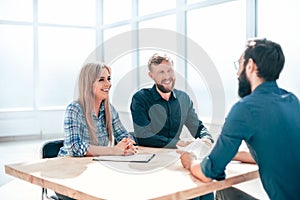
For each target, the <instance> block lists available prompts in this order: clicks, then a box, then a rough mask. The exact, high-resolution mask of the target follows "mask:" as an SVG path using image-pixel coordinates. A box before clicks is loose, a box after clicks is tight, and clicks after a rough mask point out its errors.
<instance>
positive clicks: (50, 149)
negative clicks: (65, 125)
mask: <svg viewBox="0 0 300 200" xmlns="http://www.w3.org/2000/svg"><path fill="white" fill-rule="evenodd" d="M63 145H64V139H56V140H49V141H46V142H45V143H43V144H42V147H41V158H54V157H57V154H58V152H59V149H60V148H61V147H62V146H63Z"/></svg>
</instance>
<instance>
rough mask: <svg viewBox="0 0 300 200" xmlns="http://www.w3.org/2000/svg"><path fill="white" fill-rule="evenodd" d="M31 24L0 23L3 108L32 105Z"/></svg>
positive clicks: (0, 105)
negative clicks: (28, 25) (29, 25)
mask: <svg viewBox="0 0 300 200" xmlns="http://www.w3.org/2000/svg"><path fill="white" fill-rule="evenodd" d="M32 38H33V36H32V28H31V27H27V26H10V25H0V44H1V45H0V62H1V64H0V67H1V74H0V93H1V98H0V109H4V108H5V109H9V108H18V107H19V108H20V107H29V108H33V98H34V87H33V40H32Z"/></svg>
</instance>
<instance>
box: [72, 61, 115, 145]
mask: <svg viewBox="0 0 300 200" xmlns="http://www.w3.org/2000/svg"><path fill="white" fill-rule="evenodd" d="M104 69H106V70H107V71H108V73H109V74H111V69H110V67H108V66H106V65H104V64H100V63H87V64H85V65H84V66H83V67H82V69H81V71H80V75H79V80H78V90H79V91H78V92H79V93H78V103H79V104H80V106H81V107H82V109H83V114H84V115H85V120H86V123H87V127H88V130H89V136H90V143H91V144H93V145H98V138H97V128H96V125H95V122H94V120H93V112H94V101H95V94H94V92H93V83H94V82H95V81H96V80H97V79H98V78H99V74H100V72H101V71H102V70H104ZM99 106H100V105H99ZM104 111H105V126H106V131H107V134H108V136H109V141H110V144H114V141H113V140H114V137H113V131H112V117H111V112H110V106H109V98H107V99H105V100H104ZM96 114H98V113H96Z"/></svg>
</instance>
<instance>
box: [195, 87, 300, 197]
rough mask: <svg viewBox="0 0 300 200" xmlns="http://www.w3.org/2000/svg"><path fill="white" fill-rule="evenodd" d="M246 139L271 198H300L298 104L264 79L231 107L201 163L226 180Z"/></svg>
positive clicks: (209, 172) (215, 176) (205, 169)
mask: <svg viewBox="0 0 300 200" xmlns="http://www.w3.org/2000/svg"><path fill="white" fill-rule="evenodd" d="M242 140H244V141H245V142H246V144H247V146H248V147H249V150H250V153H251V154H252V156H253V158H254V159H255V161H256V163H257V164H258V167H259V174H260V178H261V181H262V184H263V186H264V189H265V190H266V192H267V194H268V195H269V197H270V199H272V200H283V199H289V200H291V199H299V198H300V187H299V181H300V148H299V145H300V103H299V100H298V98H297V97H296V96H295V95H293V94H292V93H289V92H287V91H285V90H283V89H280V88H278V86H277V83H276V82H275V81H271V82H264V83H263V84H261V85H259V86H258V87H257V88H256V89H255V90H254V91H253V92H252V94H250V95H248V96H246V97H244V98H243V99H241V100H240V101H239V102H237V103H236V104H235V105H234V106H233V107H232V109H231V111H230V112H229V114H228V116H227V118H226V121H225V124H224V127H223V129H222V132H221V134H220V136H219V138H218V140H217V142H216V145H215V147H214V148H213V150H212V152H211V154H210V155H209V156H208V157H206V158H205V159H204V160H203V161H202V163H201V169H202V171H203V173H204V174H205V176H207V177H210V178H212V179H217V180H220V179H224V178H225V173H224V170H225V167H226V165H227V164H228V163H229V162H230V161H231V159H232V158H233V157H234V156H235V154H236V153H237V151H238V148H239V146H240V144H241V142H242Z"/></svg>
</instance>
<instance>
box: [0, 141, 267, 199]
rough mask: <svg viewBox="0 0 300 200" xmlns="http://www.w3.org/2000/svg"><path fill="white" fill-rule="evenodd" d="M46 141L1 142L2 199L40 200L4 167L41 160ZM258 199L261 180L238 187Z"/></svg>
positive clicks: (36, 191) (31, 187)
mask: <svg viewBox="0 0 300 200" xmlns="http://www.w3.org/2000/svg"><path fill="white" fill-rule="evenodd" d="M45 140H46V139H38V140H30V141H29V140H26V141H13V142H0V158H1V159H0V165H1V170H0V199H1V200H21V199H22V200H27V199H30V200H40V199H41V188H40V187H39V186H35V185H33V184H30V183H28V182H25V181H22V180H19V179H16V178H14V177H11V176H9V175H7V174H5V171H4V165H5V164H11V163H18V162H23V161H29V160H32V159H39V156H40V146H41V144H42V143H43V142H44V141H45ZM237 187H238V188H239V189H242V190H244V191H246V192H248V193H249V194H251V195H253V196H255V197H256V198H258V199H262V200H267V199H268V197H267V195H266V194H265V192H264V190H263V189H262V186H261V182H260V180H259V179H257V180H253V181H249V182H246V183H242V184H239V185H237Z"/></svg>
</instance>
